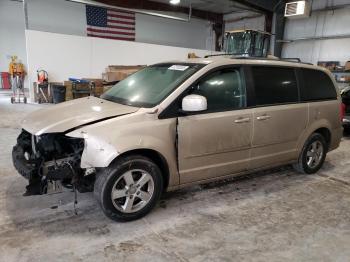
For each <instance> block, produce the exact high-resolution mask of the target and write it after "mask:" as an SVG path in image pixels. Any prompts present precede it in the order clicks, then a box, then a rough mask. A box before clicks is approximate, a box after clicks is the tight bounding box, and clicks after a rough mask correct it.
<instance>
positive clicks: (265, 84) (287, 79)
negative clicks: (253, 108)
mask: <svg viewBox="0 0 350 262" xmlns="http://www.w3.org/2000/svg"><path fill="white" fill-rule="evenodd" d="M252 73H253V79H254V86H255V100H256V104H257V105H272V104H281V103H293V102H297V101H298V87H297V81H296V77H295V72H294V69H292V68H283V67H267V66H266V67H265V66H260V67H258V66H254V67H252Z"/></svg>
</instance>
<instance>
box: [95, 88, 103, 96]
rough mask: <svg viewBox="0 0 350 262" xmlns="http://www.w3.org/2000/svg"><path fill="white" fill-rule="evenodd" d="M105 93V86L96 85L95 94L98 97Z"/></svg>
mask: <svg viewBox="0 0 350 262" xmlns="http://www.w3.org/2000/svg"><path fill="white" fill-rule="evenodd" d="M103 93H104V87H103V86H95V92H94V95H95V96H97V97H100V95H102V94H103Z"/></svg>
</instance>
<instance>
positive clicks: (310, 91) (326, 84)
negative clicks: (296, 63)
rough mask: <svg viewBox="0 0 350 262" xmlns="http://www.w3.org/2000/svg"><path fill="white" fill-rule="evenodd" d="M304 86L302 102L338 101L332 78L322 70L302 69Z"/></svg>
mask: <svg viewBox="0 0 350 262" xmlns="http://www.w3.org/2000/svg"><path fill="white" fill-rule="evenodd" d="M301 72H302V80H303V84H302V85H301V90H300V96H301V100H302V101H317V100H329V99H337V93H336V91H335V87H334V84H333V81H332V80H331V78H330V77H329V76H328V75H327V74H326V73H325V72H322V71H320V70H313V69H301Z"/></svg>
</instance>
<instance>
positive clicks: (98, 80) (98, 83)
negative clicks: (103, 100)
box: [83, 78, 103, 86]
mask: <svg viewBox="0 0 350 262" xmlns="http://www.w3.org/2000/svg"><path fill="white" fill-rule="evenodd" d="M83 79H84V80H88V81H90V82H94V84H95V86H103V79H101V78H83Z"/></svg>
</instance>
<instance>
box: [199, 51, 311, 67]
mask: <svg viewBox="0 0 350 262" xmlns="http://www.w3.org/2000/svg"><path fill="white" fill-rule="evenodd" d="M213 56H231V57H230V58H232V59H252V60H254V59H255V60H269V61H285V62H291V63H299V64H305V65H313V64H312V63H307V62H302V61H301V60H300V58H298V57H285V58H278V57H276V58H268V57H260V56H245V55H238V54H237V53H221V54H214V55H206V56H204V58H208V57H213Z"/></svg>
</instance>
